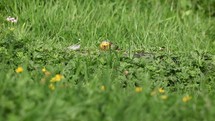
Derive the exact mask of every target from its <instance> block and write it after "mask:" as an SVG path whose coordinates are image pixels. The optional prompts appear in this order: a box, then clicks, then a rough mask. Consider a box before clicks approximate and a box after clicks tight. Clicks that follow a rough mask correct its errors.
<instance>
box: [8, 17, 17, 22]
mask: <svg viewBox="0 0 215 121" xmlns="http://www.w3.org/2000/svg"><path fill="white" fill-rule="evenodd" d="M6 20H7V21H9V22H11V23H17V21H18V19H16V18H14V17H10V16H8V17H7V19H6Z"/></svg>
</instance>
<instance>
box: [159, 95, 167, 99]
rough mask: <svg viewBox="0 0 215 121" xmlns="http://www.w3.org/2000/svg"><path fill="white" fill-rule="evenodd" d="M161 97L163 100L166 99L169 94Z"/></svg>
mask: <svg viewBox="0 0 215 121" xmlns="http://www.w3.org/2000/svg"><path fill="white" fill-rule="evenodd" d="M160 98H161V99H162V100H166V99H167V98H168V96H167V95H161V96H160Z"/></svg>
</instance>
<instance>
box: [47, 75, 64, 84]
mask: <svg viewBox="0 0 215 121" xmlns="http://www.w3.org/2000/svg"><path fill="white" fill-rule="evenodd" d="M61 79H63V75H61V74H56V75H55V77H53V78H52V79H51V81H50V82H59V81H61Z"/></svg>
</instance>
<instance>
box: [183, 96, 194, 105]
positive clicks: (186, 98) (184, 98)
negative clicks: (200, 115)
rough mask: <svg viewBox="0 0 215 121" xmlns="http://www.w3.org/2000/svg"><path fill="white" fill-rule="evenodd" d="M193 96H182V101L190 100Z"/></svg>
mask: <svg viewBox="0 0 215 121" xmlns="http://www.w3.org/2000/svg"><path fill="white" fill-rule="evenodd" d="M191 98H192V97H191V96H189V95H187V96H184V97H183V98H182V101H183V102H185V103H186V102H188V101H190V100H191Z"/></svg>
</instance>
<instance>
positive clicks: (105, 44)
mask: <svg viewBox="0 0 215 121" xmlns="http://www.w3.org/2000/svg"><path fill="white" fill-rule="evenodd" d="M110 46H111V43H110V42H107V41H103V42H102V43H101V44H100V49H101V50H108V49H109V48H110Z"/></svg>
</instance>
